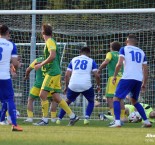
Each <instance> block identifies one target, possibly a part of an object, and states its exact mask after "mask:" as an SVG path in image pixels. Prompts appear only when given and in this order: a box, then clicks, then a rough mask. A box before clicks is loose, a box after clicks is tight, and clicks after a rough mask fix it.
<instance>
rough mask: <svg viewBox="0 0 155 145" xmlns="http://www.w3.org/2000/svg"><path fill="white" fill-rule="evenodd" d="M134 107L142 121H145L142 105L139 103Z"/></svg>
mask: <svg viewBox="0 0 155 145" xmlns="http://www.w3.org/2000/svg"><path fill="white" fill-rule="evenodd" d="M134 106H135V108H136V109H137V111H138V112H139V114H140V115H141V117H142V119H143V120H144V121H145V120H147V117H146V114H145V111H144V108H143V107H142V105H141V104H140V103H139V102H137V103H136V104H135V105H134Z"/></svg>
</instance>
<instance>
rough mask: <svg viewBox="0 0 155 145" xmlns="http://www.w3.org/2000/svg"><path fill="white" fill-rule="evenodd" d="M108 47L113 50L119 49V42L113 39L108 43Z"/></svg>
mask: <svg viewBox="0 0 155 145" xmlns="http://www.w3.org/2000/svg"><path fill="white" fill-rule="evenodd" d="M110 47H111V48H112V50H114V51H119V50H120V48H121V44H120V43H119V42H118V41H113V42H111V43H110Z"/></svg>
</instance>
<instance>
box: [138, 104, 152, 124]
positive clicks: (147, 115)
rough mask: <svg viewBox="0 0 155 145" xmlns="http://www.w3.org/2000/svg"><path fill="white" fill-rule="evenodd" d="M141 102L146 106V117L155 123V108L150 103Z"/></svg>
mask: <svg viewBox="0 0 155 145" xmlns="http://www.w3.org/2000/svg"><path fill="white" fill-rule="evenodd" d="M140 104H141V105H142V107H143V108H144V110H145V113H146V117H147V118H148V119H149V121H150V122H151V123H155V110H153V108H152V107H151V106H150V105H148V104H144V103H140Z"/></svg>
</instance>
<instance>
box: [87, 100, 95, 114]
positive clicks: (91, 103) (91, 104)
mask: <svg viewBox="0 0 155 145" xmlns="http://www.w3.org/2000/svg"><path fill="white" fill-rule="evenodd" d="M93 109H94V102H88V106H87V109H86V116H90V115H91V114H92V112H93Z"/></svg>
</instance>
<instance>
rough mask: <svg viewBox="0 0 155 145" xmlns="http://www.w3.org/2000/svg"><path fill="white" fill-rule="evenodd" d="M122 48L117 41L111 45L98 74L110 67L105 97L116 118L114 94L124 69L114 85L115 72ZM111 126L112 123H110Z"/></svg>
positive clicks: (122, 110)
mask: <svg viewBox="0 0 155 145" xmlns="http://www.w3.org/2000/svg"><path fill="white" fill-rule="evenodd" d="M120 48H121V44H120V43H119V42H117V41H113V42H111V43H110V52H108V53H107V54H106V58H105V60H104V61H103V62H102V64H101V65H100V67H99V69H98V73H99V74H100V73H101V71H102V69H103V68H105V67H106V66H107V67H108V82H107V85H106V92H105V93H106V94H105V96H106V97H107V103H108V106H109V109H110V112H111V114H112V115H113V116H114V113H113V97H114V93H115V90H116V86H117V84H118V82H119V81H120V79H121V77H122V74H123V67H121V69H120V70H119V73H118V75H117V81H116V83H115V84H113V83H112V79H113V75H114V71H115V67H116V64H117V62H118V57H119V50H120ZM124 117H125V108H124V103H123V102H122V103H121V119H124ZM110 124H111V123H110Z"/></svg>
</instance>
